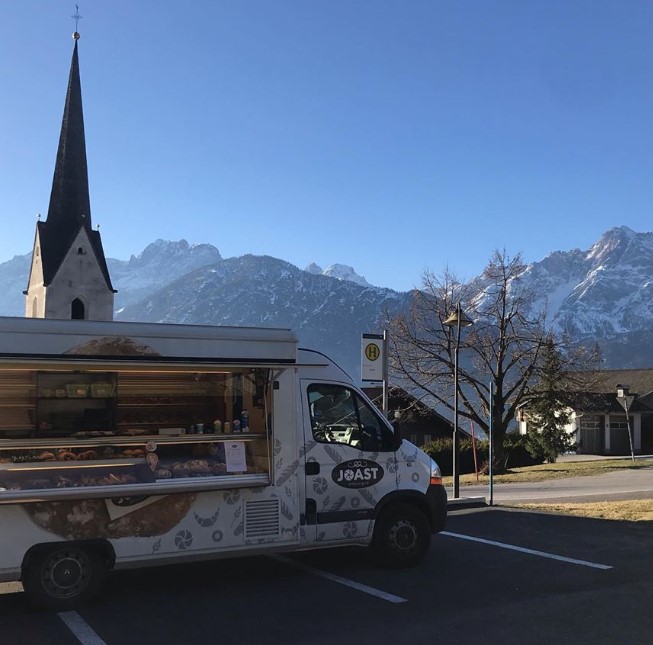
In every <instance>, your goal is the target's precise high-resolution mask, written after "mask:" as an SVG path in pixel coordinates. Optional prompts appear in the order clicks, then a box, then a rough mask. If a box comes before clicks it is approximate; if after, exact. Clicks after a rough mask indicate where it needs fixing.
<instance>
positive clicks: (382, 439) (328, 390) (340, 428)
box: [307, 383, 393, 452]
mask: <svg viewBox="0 0 653 645" xmlns="http://www.w3.org/2000/svg"><path fill="white" fill-rule="evenodd" d="M307 393H308V403H309V410H310V415H311V428H312V430H313V437H314V439H315V440H316V441H318V442H320V443H339V444H346V445H349V446H352V447H354V448H358V449H359V450H365V451H371V452H378V451H390V450H393V436H392V431H391V430H390V429H389V428H388V426H387V425H386V424H385V423H384V422H383V420H382V419H380V418H379V416H378V414H376V412H374V410H373V409H372V408H371V407H370V406H369V405H368V404H367V402H366V401H364V400H363V398H362V397H361V396H360V395H359V394H358V393H357V392H355V391H354V390H353V389H351V388H348V387H345V386H342V385H334V384H331V383H314V384H312V385H309V387H308V390H307Z"/></svg>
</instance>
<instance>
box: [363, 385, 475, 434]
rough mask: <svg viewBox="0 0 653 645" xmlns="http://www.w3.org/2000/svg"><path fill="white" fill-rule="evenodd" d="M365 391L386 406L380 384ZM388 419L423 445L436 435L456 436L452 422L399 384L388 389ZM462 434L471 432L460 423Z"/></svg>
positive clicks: (378, 403) (364, 389) (379, 403)
mask: <svg viewBox="0 0 653 645" xmlns="http://www.w3.org/2000/svg"><path fill="white" fill-rule="evenodd" d="M363 391H364V392H365V394H367V396H368V397H369V398H370V399H371V400H372V401H373V402H374V403H375V404H376V405H377V407H378V408H379V409H382V408H383V401H382V396H383V392H382V389H381V388H380V387H366V388H363ZM388 412H389V420H390V421H391V422H392V423H393V425H394V426H395V427H396V428H398V429H399V432H400V433H401V436H402V437H403V438H404V439H408V441H410V442H411V443H413V444H415V445H416V446H423V445H424V444H426V443H428V442H429V441H434V440H435V439H440V438H446V439H451V438H452V437H453V423H452V422H451V421H449V419H447V418H445V417H443V416H442V415H441V414H439V413H438V412H436V411H435V410H434V409H433V408H431V407H429V406H428V405H426V404H425V403H422V402H421V401H420V400H419V399H417V398H416V397H414V396H413V395H411V394H409V393H408V392H406V390H404V389H402V388H400V387H396V386H395V387H391V388H390V389H389V391H388ZM458 429H459V431H460V438H461V439H462V438H471V435H470V434H469V433H468V432H466V431H465V430H463V429H462V428H461V427H460V426H459V427H458Z"/></svg>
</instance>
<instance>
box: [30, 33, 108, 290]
mask: <svg viewBox="0 0 653 645" xmlns="http://www.w3.org/2000/svg"><path fill="white" fill-rule="evenodd" d="M77 42H78V41H77V40H75V47H74V49H73V57H72V61H71V64H70V75H69V77H68V90H67V92H66V103H65V106H64V113H63V119H62V121H61V134H60V136H59V148H58V150H57V161H56V164H55V168H54V177H53V179H52V191H51V193H50V205H49V207H48V216H47V219H46V221H45V222H39V223H38V234H39V237H40V242H41V254H42V264H43V281H44V284H45V285H46V286H47V285H48V284H50V283H51V282H52V280H53V278H54V277H55V275H56V274H57V271H58V270H59V267H60V266H61V263H62V262H63V260H64V258H65V257H66V254H67V253H68V251H69V250H70V245H71V244H72V243H73V240H74V239H75V237H76V236H77V234H78V232H79V230H80V228H82V227H83V228H85V229H86V232H87V233H88V236H89V239H90V240H91V245H92V247H93V252H94V253H95V256H96V257H97V260H98V264H99V265H100V269H101V270H102V274H103V275H104V279H105V280H106V283H107V287H108V288H109V289H111V290H113V287H112V285H111V278H110V277H109V270H108V268H107V262H106V259H105V257H104V250H103V248H102V241H101V239H100V233H99V231H94V230H93V229H92V227H91V200H90V197H89V189H88V169H87V165H86V138H85V136H84V113H83V110H82V87H81V82H80V78H79V58H78V53H77Z"/></svg>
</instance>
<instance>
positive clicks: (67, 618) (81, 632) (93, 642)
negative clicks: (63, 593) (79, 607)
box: [57, 611, 107, 645]
mask: <svg viewBox="0 0 653 645" xmlns="http://www.w3.org/2000/svg"><path fill="white" fill-rule="evenodd" d="M57 615H58V616H59V618H61V620H62V621H63V622H64V623H65V625H66V627H68V629H69V630H70V631H71V632H72V633H73V634H74V635H75V637H76V638H77V640H78V641H79V642H80V643H81V644H82V645H107V644H106V643H105V642H104V641H103V640H102V639H101V638H100V637H99V636H98V635H97V634H96V633H95V632H94V631H93V629H92V628H91V626H90V625H89V624H88V623H87V622H86V621H85V620H84V619H83V618H82V617H81V616H80V615H79V614H78V613H77V612H76V611H62V612H60V613H59V614H57Z"/></svg>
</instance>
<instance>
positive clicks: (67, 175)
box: [47, 32, 91, 231]
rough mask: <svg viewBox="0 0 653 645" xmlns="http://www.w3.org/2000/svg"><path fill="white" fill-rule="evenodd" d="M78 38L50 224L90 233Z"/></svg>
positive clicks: (52, 194) (63, 126)
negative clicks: (82, 229) (86, 230)
mask: <svg viewBox="0 0 653 645" xmlns="http://www.w3.org/2000/svg"><path fill="white" fill-rule="evenodd" d="M75 36H76V38H75V47H74V49H73V58H72V62H71V63H70V75H69V77H68V91H67V92H66V103H65V106H64V112H63V119H62V121H61V134H60V137H59V148H58V150H57V161H56V165H55V168H54V178H53V180H52V192H51V193H50V206H49V208H48V216H47V221H48V222H49V223H52V224H56V225H57V226H60V227H62V228H66V229H68V228H75V229H76V228H77V227H78V226H79V225H80V224H83V225H84V226H85V227H86V228H87V229H88V230H89V231H90V230H91V200H90V198H89V190H88V170H87V166H86V139H85V136H84V113H83V110H82V86H81V82H80V80H79V56H78V53H77V43H78V42H79V40H78V38H79V34H77V32H75Z"/></svg>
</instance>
